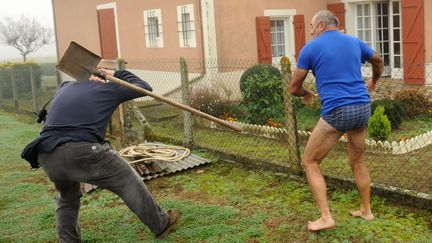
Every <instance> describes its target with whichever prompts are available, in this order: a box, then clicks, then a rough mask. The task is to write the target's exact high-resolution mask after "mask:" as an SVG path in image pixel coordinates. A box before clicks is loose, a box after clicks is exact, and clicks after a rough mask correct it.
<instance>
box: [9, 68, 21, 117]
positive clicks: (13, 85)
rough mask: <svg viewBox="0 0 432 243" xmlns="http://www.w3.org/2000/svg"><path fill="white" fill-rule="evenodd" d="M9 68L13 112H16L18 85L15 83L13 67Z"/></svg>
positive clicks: (17, 106)
mask: <svg viewBox="0 0 432 243" xmlns="http://www.w3.org/2000/svg"><path fill="white" fill-rule="evenodd" d="M10 70H11V82H12V94H13V101H14V107H15V113H18V112H19V105H18V87H17V85H16V80H15V75H14V72H13V68H11V69H10Z"/></svg>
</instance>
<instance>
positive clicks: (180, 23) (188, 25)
mask: <svg viewBox="0 0 432 243" xmlns="http://www.w3.org/2000/svg"><path fill="white" fill-rule="evenodd" d="M177 29H178V33H179V43H180V47H185V48H188V47H196V38H195V17H194V11H193V4H189V5H183V6H177Z"/></svg>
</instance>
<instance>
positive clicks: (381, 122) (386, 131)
mask: <svg viewBox="0 0 432 243" xmlns="http://www.w3.org/2000/svg"><path fill="white" fill-rule="evenodd" d="M384 111H385V109H384V107H382V106H377V108H376V109H375V112H374V113H373V115H372V117H371V118H370V119H369V124H368V134H369V137H371V138H373V139H375V140H381V141H385V140H387V139H388V137H389V136H390V134H391V125H390V121H389V119H388V118H387V116H386V115H385V114H384Z"/></svg>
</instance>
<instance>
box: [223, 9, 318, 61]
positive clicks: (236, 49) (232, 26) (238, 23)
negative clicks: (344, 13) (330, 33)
mask: <svg viewBox="0 0 432 243" xmlns="http://www.w3.org/2000/svg"><path fill="white" fill-rule="evenodd" d="M326 8H327V2H326V1H316V0H291V1H280V0H266V1H262V0H236V1H226V0H215V16H216V33H217V35H216V36H217V46H218V50H217V51H218V56H219V58H220V59H224V58H229V59H243V60H257V50H258V49H257V48H258V47H257V37H256V26H255V18H256V17H257V16H264V10H272V9H295V10H296V14H304V16H305V22H306V23H305V26H306V41H309V40H310V39H311V37H310V35H309V33H310V26H309V23H310V20H311V19H312V17H313V15H314V14H315V13H316V12H318V11H319V10H321V9H326Z"/></svg>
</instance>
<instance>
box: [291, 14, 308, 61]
mask: <svg viewBox="0 0 432 243" xmlns="http://www.w3.org/2000/svg"><path fill="white" fill-rule="evenodd" d="M293 24H294V38H295V58H296V59H298V56H299V54H300V51H301V49H302V48H303V46H304V45H305V43H306V40H305V22H304V15H303V14H298V15H294V21H293Z"/></svg>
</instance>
